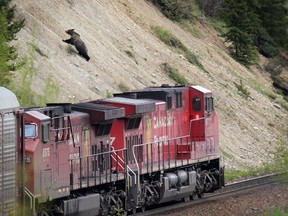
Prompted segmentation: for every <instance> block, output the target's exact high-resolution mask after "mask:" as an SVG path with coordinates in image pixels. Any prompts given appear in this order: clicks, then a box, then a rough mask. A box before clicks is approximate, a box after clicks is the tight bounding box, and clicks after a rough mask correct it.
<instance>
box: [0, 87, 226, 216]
mask: <svg viewBox="0 0 288 216" xmlns="http://www.w3.org/2000/svg"><path fill="white" fill-rule="evenodd" d="M0 95H2V96H0V99H1V105H0V112H1V119H0V123H1V124H0V136H1V137H2V138H1V139H0V141H1V147H0V161H1V164H0V165H1V167H2V168H1V169H0V192H1V194H2V196H1V197H0V199H1V203H0V211H1V213H0V214H1V215H8V214H9V212H11V209H13V207H15V206H13V203H15V201H16V199H18V201H19V200H20V201H21V202H22V203H20V204H17V206H18V207H19V208H18V209H20V210H18V211H20V212H21V214H22V215H45V216H46V215H85V216H87V215H108V214H109V215H114V214H117V213H119V212H121V211H123V212H128V211H131V212H134V213H135V212H136V211H137V209H141V210H145V207H146V206H150V205H157V204H159V203H164V202H168V201H172V200H179V199H184V200H186V199H193V198H196V197H201V196H202V195H203V193H204V192H211V191H214V190H216V189H218V188H220V187H222V186H223V185H224V169H223V167H222V166H221V163H220V154H219V141H218V134H219V132H218V119H217V114H216V112H215V110H214V104H213V97H212V92H211V91H209V90H207V89H205V88H203V87H201V86H168V85H162V86H160V87H150V88H146V89H143V90H136V91H131V92H125V93H119V94H115V95H114V97H112V98H106V99H100V100H95V101H89V102H82V103H77V104H48V105H47V106H46V107H42V108H25V109H21V108H19V104H18V102H17V100H16V98H15V96H14V95H13V94H12V93H11V92H9V91H8V90H7V89H5V88H0ZM9 122H12V124H10V123H9ZM8 128H10V129H8ZM5 146H9V148H10V149H7V148H6V147H5ZM1 148H2V150H1ZM15 158H16V159H17V160H16V161H17V163H16V164H15V160H11V159H15ZM13 161H14V162H13ZM6 164H9V167H7V169H6V167H4V166H6ZM16 165H18V166H16ZM23 170H24V171H23ZM7 175H10V176H12V178H7V179H6V176H7ZM11 179H12V180H11ZM15 182H18V183H17V186H18V185H19V188H18V187H17V188H16V186H14V185H16V184H15ZM6 185H9V186H10V187H6ZM17 191H18V196H17V198H16V196H15V194H16V192H17ZM12 211H13V210H12Z"/></svg>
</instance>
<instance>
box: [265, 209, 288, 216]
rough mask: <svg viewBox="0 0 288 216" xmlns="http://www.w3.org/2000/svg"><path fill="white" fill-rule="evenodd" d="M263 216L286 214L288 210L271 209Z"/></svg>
mask: <svg viewBox="0 0 288 216" xmlns="http://www.w3.org/2000/svg"><path fill="white" fill-rule="evenodd" d="M265 216H288V211H284V210H282V209H279V208H275V209H272V210H271V211H267V212H266V213H265Z"/></svg>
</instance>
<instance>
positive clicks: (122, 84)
mask: <svg viewBox="0 0 288 216" xmlns="http://www.w3.org/2000/svg"><path fill="white" fill-rule="evenodd" d="M118 88H119V90H120V91H121V92H127V91H129V90H130V88H129V87H128V86H127V85H126V84H125V83H123V82H121V83H119V84H118Z"/></svg>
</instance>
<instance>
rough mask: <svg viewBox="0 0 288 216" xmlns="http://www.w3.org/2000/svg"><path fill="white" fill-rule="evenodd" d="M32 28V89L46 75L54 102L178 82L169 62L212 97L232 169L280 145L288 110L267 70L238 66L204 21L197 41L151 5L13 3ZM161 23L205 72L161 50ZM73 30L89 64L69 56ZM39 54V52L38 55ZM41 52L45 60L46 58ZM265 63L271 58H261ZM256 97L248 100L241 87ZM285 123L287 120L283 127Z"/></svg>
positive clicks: (23, 43)
mask: <svg viewBox="0 0 288 216" xmlns="http://www.w3.org/2000/svg"><path fill="white" fill-rule="evenodd" d="M15 3H16V5H17V9H18V12H19V13H18V15H19V16H21V17H25V19H26V26H25V28H24V29H22V30H21V31H20V33H19V36H18V38H19V39H18V41H17V46H18V48H19V49H20V54H21V55H22V56H24V55H25V54H27V53H29V52H28V48H29V46H30V47H31V44H32V45H33V46H34V48H35V47H36V48H37V49H36V50H38V52H36V53H35V57H36V58H35V61H34V63H35V64H34V68H35V69H36V71H37V75H36V76H35V77H34V78H33V90H34V91H36V92H40V93H42V92H43V86H44V85H45V82H46V80H47V78H48V77H52V78H53V80H54V81H55V82H56V83H57V85H58V86H59V89H60V92H59V96H58V98H55V102H56V101H60V102H78V101H79V100H86V99H92V98H101V97H106V96H107V94H109V93H115V92H119V91H121V90H122V89H123V88H125V89H126V88H128V89H136V88H143V87H145V86H151V85H160V84H163V83H168V84H174V82H173V80H171V79H169V77H168V76H167V74H165V73H164V72H163V71H162V70H161V64H163V63H169V64H170V65H172V66H173V67H174V68H177V69H178V71H179V72H180V73H181V74H182V75H184V76H185V77H186V78H187V79H189V80H190V82H191V83H193V84H200V85H202V86H204V87H206V88H208V89H211V90H212V91H213V92H214V97H215V102H216V109H217V111H218V113H219V120H220V142H221V150H222V151H223V153H224V155H225V163H226V167H242V166H243V165H245V164H246V165H253V166H259V165H261V164H262V162H266V161H270V160H272V159H273V152H274V149H275V144H276V143H277V142H278V139H279V138H280V137H281V136H282V135H281V132H282V129H283V128H284V127H285V126H286V122H287V121H286V119H287V112H286V111H285V110H284V109H283V108H281V107H279V106H275V103H277V101H279V100H280V98H281V97H280V96H277V97H276V99H271V97H269V95H270V94H274V93H273V91H274V90H273V86H272V81H271V80H270V78H269V76H268V75H267V74H266V73H265V72H264V71H263V70H262V69H261V68H262V67H261V66H257V67H254V68H251V69H250V70H249V69H247V68H245V67H243V66H242V65H240V64H239V63H237V62H235V61H234V60H233V59H232V58H231V57H230V56H229V55H228V52H227V49H226V48H225V46H224V43H223V40H222V39H221V38H219V37H218V36H217V32H215V31H214V30H213V29H212V28H210V27H208V25H206V24H205V22H199V23H197V24H196V29H197V31H198V35H201V36H199V37H195V36H193V34H191V32H189V31H188V30H186V29H185V28H184V27H183V26H181V25H179V23H175V22H172V21H170V20H168V19H167V18H165V17H164V16H163V15H162V14H161V13H160V12H159V11H158V10H157V8H155V7H154V6H153V5H152V4H151V3H150V2H149V1H132V0H119V1H114V0H105V1H100V0H93V1H92V0H82V1H76V0H61V1H60V0H45V1H39V0H29V1H27V0H15ZM154 25H160V26H162V27H164V28H165V29H168V30H169V31H171V32H172V33H173V34H174V35H176V36H177V38H178V39H180V40H181V42H182V43H183V44H185V46H187V47H188V48H189V49H190V51H191V52H193V53H194V54H196V55H197V57H198V59H199V61H200V62H201V63H202V64H203V66H204V68H205V70H206V71H208V72H209V73H205V72H203V70H201V69H199V68H198V67H196V66H194V65H192V64H190V63H189V62H188V61H187V59H186V58H185V57H183V56H182V55H181V54H179V53H177V52H176V51H175V50H173V49H170V48H169V47H167V46H166V45H165V44H163V43H162V42H161V41H160V40H159V39H158V38H157V37H156V36H155V35H154V34H153V31H152V30H151V26H154ZM70 28H74V29H75V31H76V32H78V33H79V34H80V35H81V38H82V40H83V41H84V42H85V43H86V46H87V47H88V52H89V56H90V57H91V59H90V61H89V62H86V61H85V59H83V58H81V57H79V56H78V55H76V54H70V53H69V50H68V49H67V44H65V43H63V42H62V39H67V38H68V35H67V34H65V30H67V29H70ZM39 50H40V51H41V52H39ZM41 53H42V54H41ZM263 62H265V59H263ZM241 79H242V80H243V85H244V87H245V88H247V90H248V91H249V93H250V98H249V99H248V100H246V99H244V97H242V96H241V95H240V94H239V92H238V90H237V88H236V85H235V83H236V84H240V80H241ZM285 121H286V122H285Z"/></svg>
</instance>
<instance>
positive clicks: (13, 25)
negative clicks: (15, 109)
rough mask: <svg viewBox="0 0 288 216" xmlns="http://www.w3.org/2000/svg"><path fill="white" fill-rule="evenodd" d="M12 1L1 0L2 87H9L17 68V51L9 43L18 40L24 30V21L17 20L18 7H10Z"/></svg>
mask: <svg viewBox="0 0 288 216" xmlns="http://www.w3.org/2000/svg"><path fill="white" fill-rule="evenodd" d="M10 5H11V0H0V85H3V86H8V85H9V82H10V79H11V78H10V77H11V75H10V70H13V69H14V68H15V64H14V61H13V60H15V59H16V58H17V53H16V49H15V47H14V46H12V45H10V44H9V42H11V41H12V40H15V39H16V34H17V33H18V32H19V31H20V30H21V28H23V26H24V19H22V20H15V19H14V15H15V9H16V6H15V5H14V6H10Z"/></svg>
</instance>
